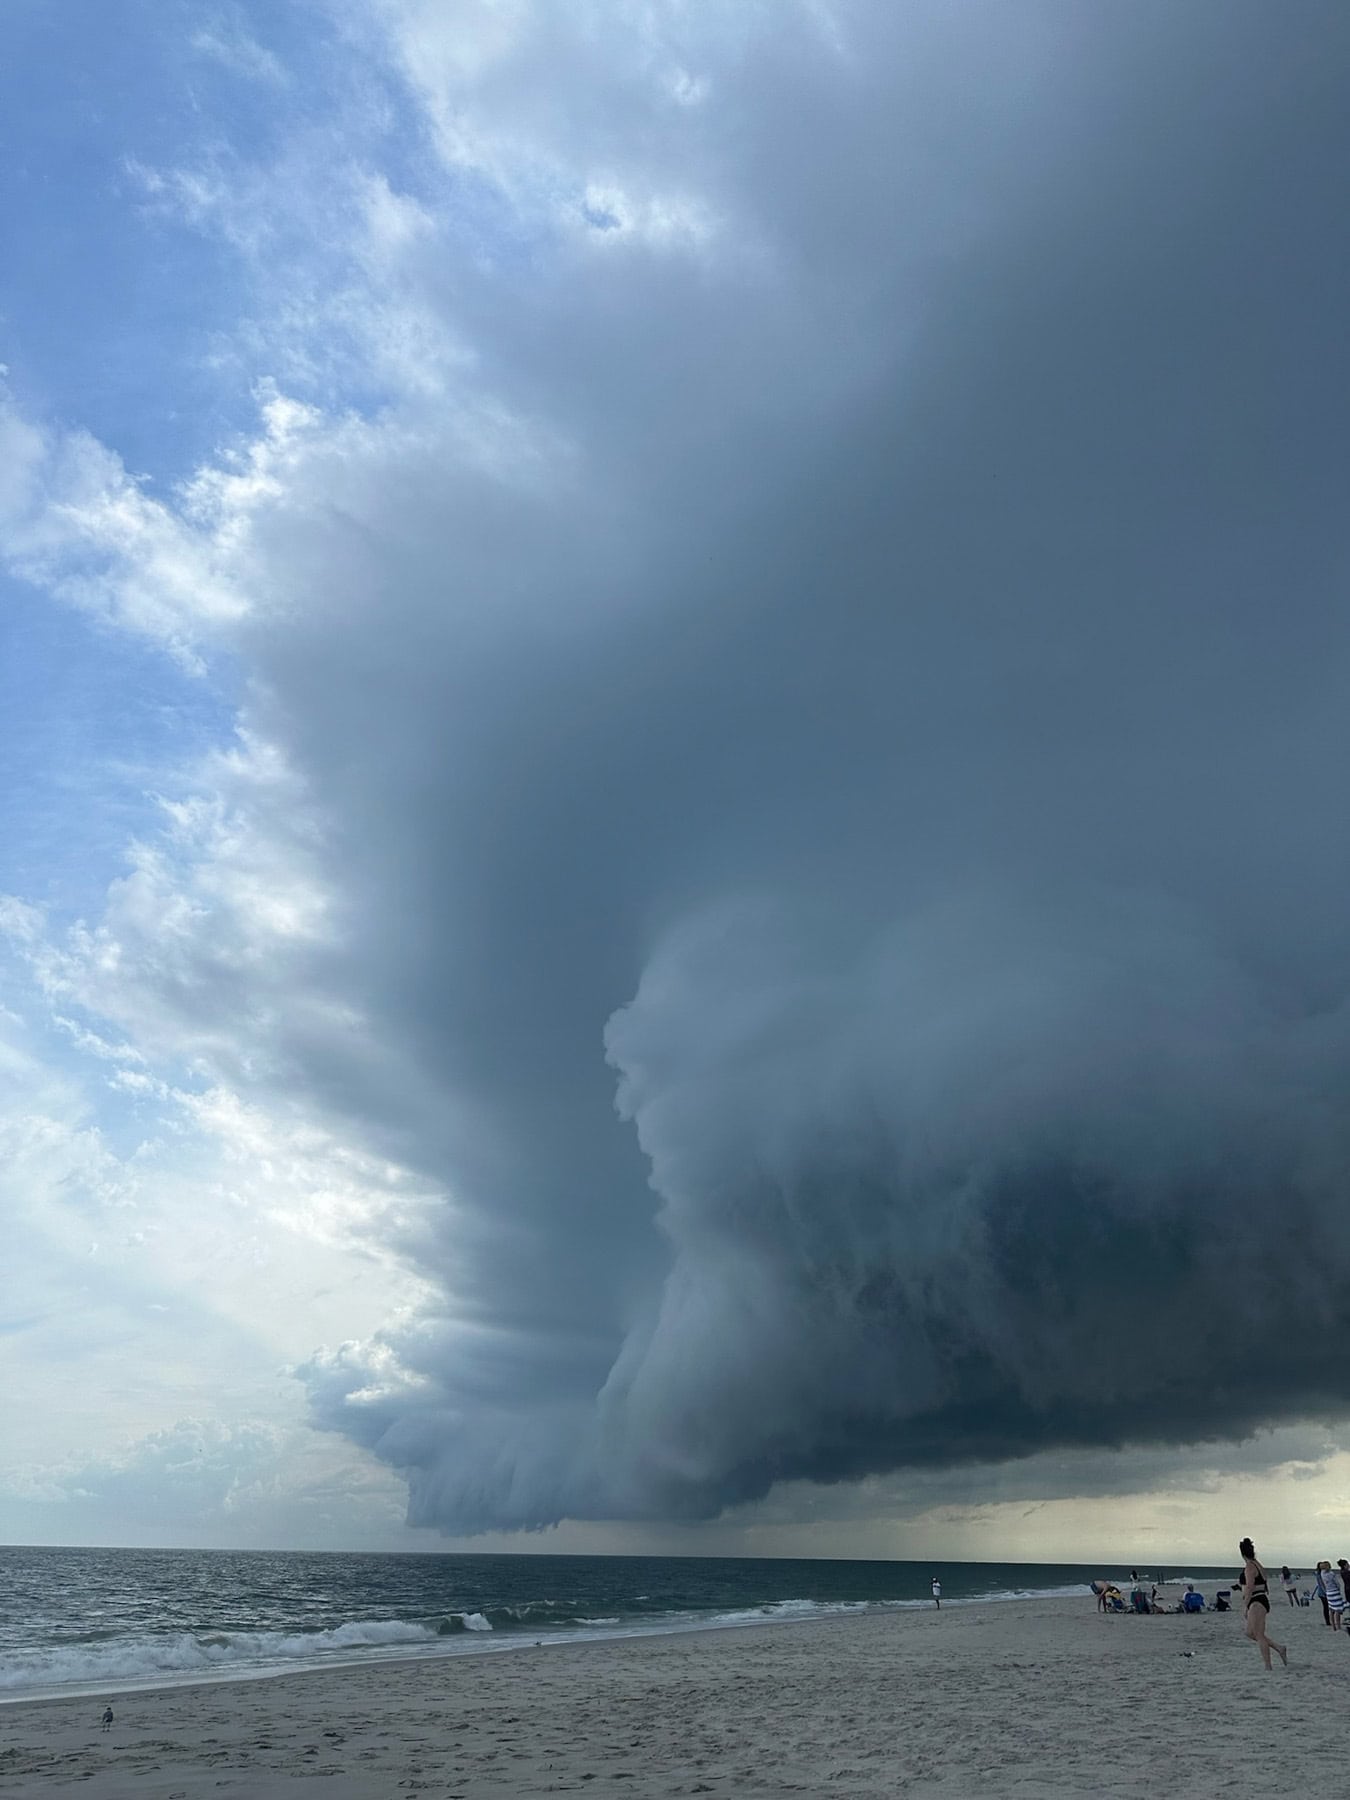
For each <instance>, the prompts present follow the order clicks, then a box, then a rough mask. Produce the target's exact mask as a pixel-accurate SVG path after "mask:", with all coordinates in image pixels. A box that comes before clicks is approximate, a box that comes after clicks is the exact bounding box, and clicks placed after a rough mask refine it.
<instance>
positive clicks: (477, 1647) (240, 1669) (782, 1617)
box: [0, 1586, 1091, 1711]
mask: <svg viewBox="0 0 1350 1800" xmlns="http://www.w3.org/2000/svg"><path fill="white" fill-rule="evenodd" d="M1080 1598H1082V1599H1091V1594H1090V1592H1089V1590H1088V1589H1087V1587H1086V1586H1084V1588H1083V1591H1082V1594H1081V1595H1080V1594H1078V1593H1069V1592H1066V1591H1065V1590H1064V1589H1062V1588H1056V1589H1043V1590H1029V1591H1025V1592H1007V1591H1004V1592H998V1593H993V1594H980V1595H974V1596H971V1597H969V1598H966V1597H958V1596H952V1597H950V1598H946V1597H944V1600H943V1607H944V1609H945V1610H947V1611H949V1612H954V1611H956V1610H958V1609H963V1608H966V1607H972V1606H1009V1605H1028V1604H1031V1603H1033V1602H1036V1601H1040V1600H1061V1599H1063V1600H1077V1599H1080ZM780 1604H781V1603H780ZM789 1604H792V1603H789ZM804 1604H808V1605H815V1604H816V1603H814V1602H808V1603H804ZM760 1610H762V1611H764V1612H765V1613H766V1615H769V1614H770V1613H771V1610H772V1609H771V1607H765V1608H763V1609H760ZM934 1610H935V1608H934V1606H933V1603H932V1601H931V1600H879V1601H859V1602H851V1601H849V1602H844V1601H841V1602H837V1603H835V1602H821V1603H819V1610H816V1611H808V1612H795V1613H793V1612H783V1613H780V1614H778V1615H777V1616H765V1617H763V1618H747V1617H733V1616H725V1615H712V1616H710V1617H708V1618H706V1619H693V1620H690V1621H689V1622H688V1623H681V1624H660V1623H652V1624H641V1623H634V1624H620V1625H616V1626H615V1628H614V1629H596V1630H593V1631H572V1632H567V1633H562V1632H554V1633H549V1632H547V1631H544V1632H543V1633H542V1634H541V1635H540V1636H539V1637H538V1638H535V1637H532V1636H530V1635H529V1634H528V1633H525V1632H520V1633H516V1632H511V1633H509V1634H508V1633H505V1632H500V1633H493V1632H481V1633H480V1632H473V1633H463V1634H461V1633H450V1634H447V1635H446V1637H445V1638H444V1639H443V1640H441V1641H439V1642H438V1641H436V1640H434V1639H433V1640H431V1641H429V1642H427V1643H425V1644H415V1645H406V1646H395V1645H391V1646H389V1647H388V1648H387V1649H386V1650H384V1651H383V1652H380V1651H375V1652H370V1653H367V1654H365V1655H362V1654H359V1653H356V1652H353V1653H351V1654H346V1655H344V1654H343V1653H342V1652H340V1651H333V1652H329V1653H327V1654H325V1655H316V1656H315V1657H314V1658H313V1659H312V1660H310V1659H306V1658H304V1657H295V1658H291V1659H287V1660H285V1661H282V1660H277V1661H276V1662H273V1663H267V1662H265V1661H259V1663H257V1664H256V1665H251V1664H249V1663H246V1662H239V1663H220V1664H215V1665H213V1666H211V1667H208V1668H202V1669H184V1670H183V1671H182V1672H181V1673H174V1672H170V1671H159V1672H153V1673H148V1674H143V1675H125V1676H123V1675H113V1676H111V1677H109V1678H108V1679H106V1680H101V1681H100V1680H93V1679H90V1680H81V1681H78V1682H71V1683H68V1684H65V1685H53V1686H50V1687H45V1688H44V1687H42V1686H41V1685H35V1686H34V1687H32V1688H25V1689H18V1690H16V1691H13V1692H9V1691H6V1690H4V1689H0V1711H2V1710H3V1709H5V1708H7V1707H11V1706H25V1705H38V1704H46V1703H50V1702H54V1701H60V1700H88V1699H90V1698H93V1697H95V1696H99V1697H107V1698H115V1697H116V1696H117V1695H119V1694H144V1693H157V1692H159V1691H160V1690H163V1691H165V1692H168V1691H171V1690H174V1689H178V1688H193V1687H216V1686H219V1685H220V1684H222V1683H229V1682H236V1681H238V1682H254V1681H276V1680H281V1679H283V1678H284V1677H285V1676H287V1675H303V1674H322V1673H324V1672H325V1671H328V1670H334V1671H335V1670H338V1669H382V1668H388V1667H397V1666H400V1665H402V1664H404V1663H411V1664H414V1665H416V1664H419V1663H424V1662H441V1661H445V1660H454V1659H458V1658H461V1657H479V1656H496V1655H501V1654H503V1653H505V1652H507V1651H513V1650H537V1649H550V1650H556V1649H564V1648H567V1647H569V1646H571V1647H576V1648H580V1647H582V1646H584V1645H588V1644H615V1643H629V1642H633V1641H643V1640H646V1639H648V1638H665V1637H688V1636H697V1635H699V1634H701V1633H704V1632H723V1631H758V1630H777V1629H779V1628H780V1627H783V1626H789V1625H818V1624H823V1623H826V1622H827V1621H829V1620H831V1619H857V1618H863V1617H866V1616H867V1615H868V1614H870V1613H879V1614H888V1613H906V1612H916V1613H924V1612H933V1611H934Z"/></svg>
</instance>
